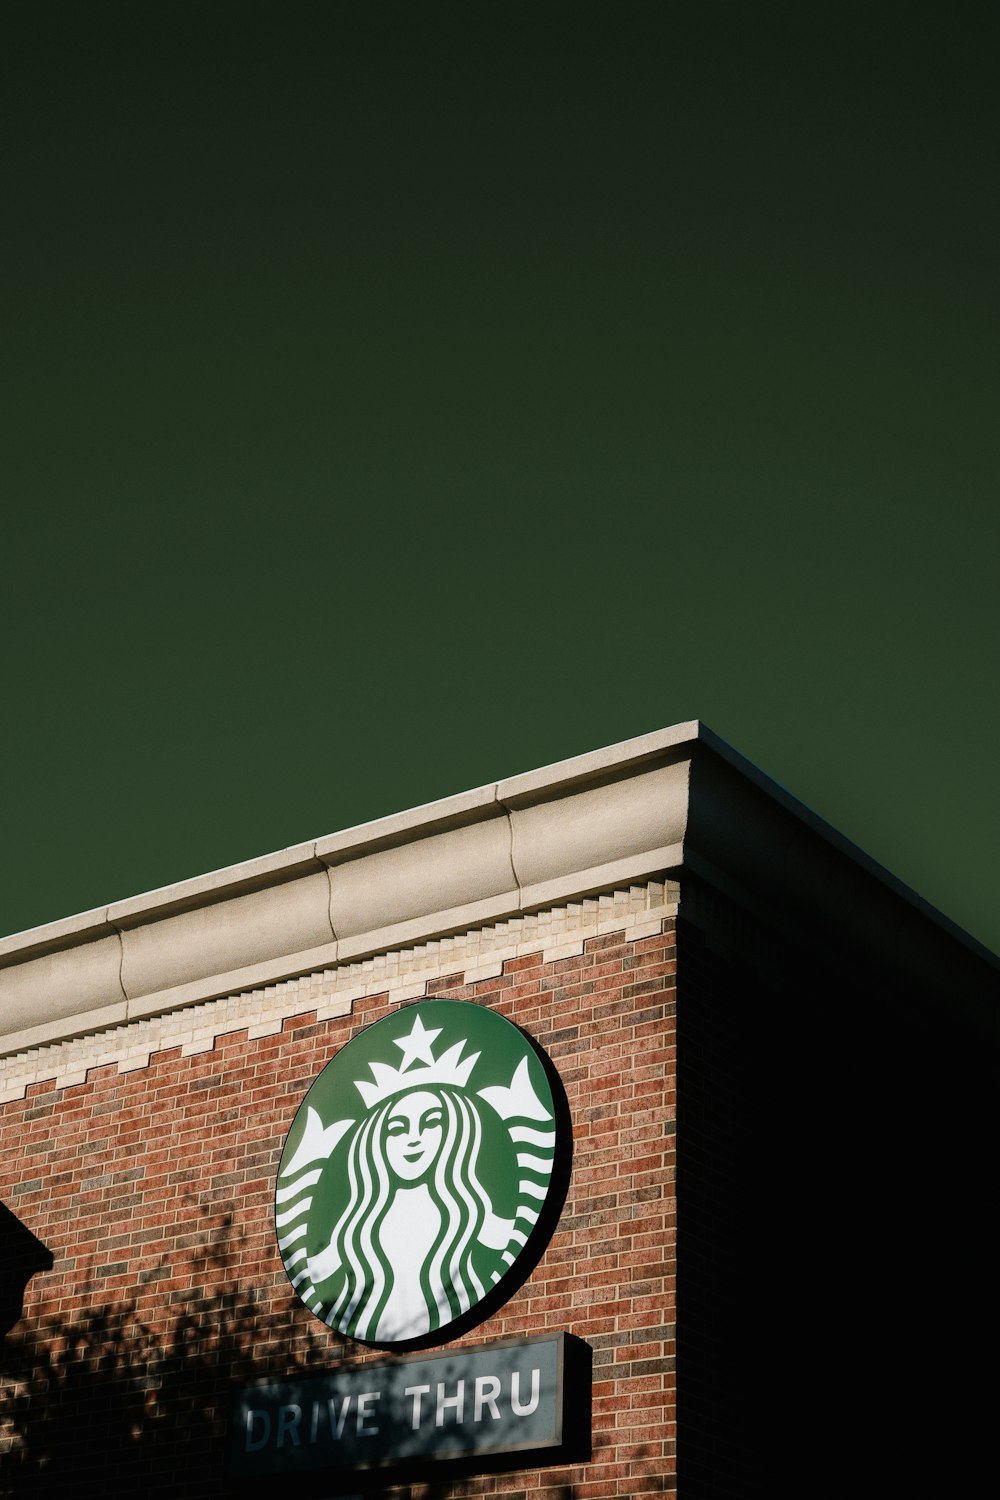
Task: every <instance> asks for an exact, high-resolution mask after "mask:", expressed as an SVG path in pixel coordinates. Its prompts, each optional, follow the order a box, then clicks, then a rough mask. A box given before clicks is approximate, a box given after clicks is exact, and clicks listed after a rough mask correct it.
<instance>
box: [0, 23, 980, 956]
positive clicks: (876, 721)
mask: <svg viewBox="0 0 1000 1500" xmlns="http://www.w3.org/2000/svg"><path fill="white" fill-rule="evenodd" d="M997 14H998V13H997V10H996V7H995V6H994V5H992V4H990V5H987V4H983V5H974V4H967V3H960V4H957V5H955V4H951V5H948V6H945V5H943V4H941V5H926V4H910V5H906V6H902V5H895V4H890V5H874V6H872V5H870V4H868V5H864V6H861V5H847V6H845V5H843V4H837V5H833V4H815V5H808V6H803V5H801V3H799V4H795V5H791V4H788V5H768V4H764V5H752V4H750V5H748V4H746V3H743V4H740V5H717V4H712V3H700V4H698V5H672V4H670V3H666V0H664V3H661V4H622V3H617V4H614V5H612V4H606V5H596V6H595V5H584V4H572V5H563V4H549V3H535V4H531V5H519V4H509V3H505V4H503V5H500V4H482V5H478V6H470V5H468V4H461V5H452V4H422V5H415V4H408V5H403V4H393V5H383V4H378V3H372V4H367V5H365V6H354V5H336V4H323V5H302V4H299V5H296V4H288V5H282V6H277V5H274V6H266V7H265V6H259V7H255V6H253V5H247V4H241V5H229V4H210V5H208V6H204V5H193V4H180V5H177V4H171V5H169V6H167V5H164V4H153V5H150V6H134V5H125V4H120V5H119V4H115V5H109V4H89V5H85V6H79V5H69V4H65V5H46V4H42V3H39V4H37V5H35V6H32V7H30V8H28V7H11V8H10V9H8V10H7V11H6V12H5V17H4V26H3V32H4V34H3V38H2V47H0V53H2V59H3V60H2V64H0V67H2V78H0V96H2V99H3V101H4V108H5V116H6V123H5V126H4V134H5V138H6V145H5V156H6V166H5V168H4V183H3V192H2V218H3V240H4V245H3V267H4V269H3V276H2V297H3V309H2V349H3V366H4V382H5V390H4V402H3V413H4V415H3V430H4V437H3V461H2V467H0V476H2V480H3V489H4V494H5V501H4V522H3V591H2V605H0V612H2V636H0V639H2V642H3V698H2V702H3V730H2V755H3V787H4V809H5V814H4V828H3V844H2V892H0V894H2V917H0V927H2V928H3V930H5V931H12V930H16V929H18V928H21V927H26V926H30V925H32V924H35V923H40V922H45V921H48V920H51V919H54V918H56V917H59V916H62V915H64V914H67V913H69V912H71V911H74V910H79V909H82V908H86V907H90V906H94V905H98V904H100V903H102V902H105V901H108V900H112V899H115V898H118V897H122V896H126V895H129V894H132V893H134V892H137V891H140V890H142V889H145V888H148V887H152V886H155V885H159V884H163V883H166V882H169V881H173V880H177V879H180V878H182V877H184V876H188V875H193V874H197V873H199V872H201V871H203V870H205V869H208V868H211V867H214V866H218V865H223V864H227V863H229V862H231V861H234V860H238V859H242V858H244V857H248V856H252V855H255V854H259V853H263V852H266V851H268V850H271V849H273V848H277V847H280V846H282V845H285V844H289V843H293V842H297V841H299V840H303V839H306V838H309V837H312V836H314V835H318V834H322V833H326V832H328V831H331V830H333V829H336V828H339V827H343V826H346V825H348V824H351V823H354V822H358V821H363V820H365V819H368V818H371V817H375V816H378V815H379V814H382V813H387V812H391V811H394V810H397V809H399V808H402V807H406V806H409V805H411V804H414V803H417V802H422V801H426V800H429V799H431V798H435V797H440V796H444V795H447V794H449V793H451V792H455V791H458V790H461V789H463V788H465V787H468V786H472V785H477V784H479V783H482V782H485V781H488V780H491V779H493V778H494V777H497V776H502V775H506V774H510V773H514V772H517V771H521V770H525V769H529V768H531V767H534V766H536V765H540V764H543V763H545V762H548V761H551V760H555V759H559V758H562V757H564V756H567V755H572V754H575V753H577V752H580V751H585V750H588V749H592V748H595V747H597V746H600V745H602V744H606V743H608V742H611V741H614V740H618V739H622V738H626V737H628V736H630V735H633V734H637V733H641V732H643V731H646V730H649V729H653V728H657V727H659V726H662V725H664V724H669V723H673V722H676V721H677V720H681V719H686V718H692V717H701V718H703V719H704V720H705V721H706V722H707V723H708V724H710V725H711V726H712V727H713V728H714V729H715V730H716V731H717V732H718V733H720V734H722V735H723V736H724V737H725V738H727V739H728V740H730V741H731V742H732V743H733V744H734V745H735V746H736V747H737V748H738V749H740V750H742V751H743V752H744V753H745V754H746V755H748V756H749V757H750V758H751V759H753V760H755V761H756V762H758V763H759V764H760V765H761V766H762V767H763V768H764V769H765V770H767V771H768V772H769V773H770V774H772V775H773V776H775V777H776V778H777V779H778V780H780V781H782V782H783V783H785V784H786V785H787V786H788V787H789V788H790V789H791V790H792V791H794V792H795V793H796V794H797V795H799V796H800V797H801V798H802V799H803V800H805V801H806V802H807V803H809V804H810V805H811V806H813V807H814V808H815V809H816V810H817V811H818V812H820V813H821V814H823V815H824V816H825V817H827V818H828V819H830V820H831V821H832V822H833V823H835V824H836V825H837V826H839V827H840V828H841V829H842V830H843V831H844V832H845V833H847V834H848V835H849V836H851V837H852V838H854V839H855V840H856V841H857V842H859V843H860V844H861V845H862V846H863V847H865V848H866V849H868V850H869V851H870V852H871V853H872V854H874V855H875V856H876V857H877V858H878V859H880V860H882V861H883V863H885V864H887V865H889V866H890V867H891V868H892V869H893V870H894V871H895V872H896V873H898V874H899V875H900V876H901V877H902V878H904V879H905V880H907V881H909V882H910V883H911V884H913V885H914V886H916V887H917V888H918V889H919V890H920V891H921V892H922V893H923V894H924V895H925V896H927V897H928V898H929V899H930V900H932V901H934V902H935V903H936V904H938V905H939V906H941V907H942V908H944V909H945V910H946V911H947V912H948V913H949V914H950V915H951V916H953V917H954V918H955V919H956V920H957V921H958V922H960V923H961V924H962V925H964V926H966V927H968V928H969V929H970V930H971V931H972V932H974V933H976V934H977V935H978V936H980V937H981V938H983V939H984V940H985V941H987V942H988V943H990V944H991V945H992V946H995V947H1000V909H998V904H997V899H996V897H997V878H996V855H997V846H998V833H1000V798H998V792H997V784H996V781H997V778H996V762H997V751H996V740H997V730H998V723H1000V712H998V702H997V690H996V677H997V657H998V651H997V647H998V626H997V618H998V607H997V595H998V572H1000V563H998V558H1000V549H998V542H1000V524H998V519H997V509H996V505H997V474H998V457H1000V438H998V423H997V405H998V402H997V397H998V384H1000V380H998V363H997V296H996V266H997V263H998V243H997V240H998V236H997V226H998V211H997V147H998V136H1000V131H998V103H997V94H998V90H997V85H996V56H997V42H998V36H997Z"/></svg>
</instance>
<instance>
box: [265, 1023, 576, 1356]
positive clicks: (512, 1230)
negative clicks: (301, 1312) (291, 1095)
mask: <svg viewBox="0 0 1000 1500" xmlns="http://www.w3.org/2000/svg"><path fill="white" fill-rule="evenodd" d="M556 1129H557V1127H556V1111H555V1106H554V1103H553V1098H552V1091H551V1088H550V1087H549V1081H548V1078H547V1077H546V1074H545V1069H544V1068H543V1066H542V1063H541V1061H540V1060H539V1057H538V1055H537V1053H536V1052H535V1050H534V1048H533V1047H532V1045H531V1043H530V1042H529V1041H528V1039H527V1038H526V1037H525V1036H524V1035H523V1033H522V1032H520V1031H519V1030H518V1029H517V1027H516V1026H513V1025H511V1023H510V1022H509V1021H506V1020H504V1018H503V1017H502V1016H498V1015H496V1014H495V1012H493V1011H491V1010H487V1009H486V1008H485V1007H484V1006H481V1005H471V1004H468V1003H467V1002H465V1001H459V1000H429V1001H425V1002H424V1003H422V1004H420V1005H411V1006H407V1007H406V1008H405V1009H403V1010H400V1011H397V1012H396V1013H395V1014H394V1015H391V1016H387V1017H386V1018H385V1020H382V1021H378V1022H376V1024H375V1025H373V1026H369V1027H368V1028H367V1029H366V1030H365V1031H363V1032H362V1033H361V1034H360V1035H359V1036H357V1037H355V1038H354V1040H353V1041H351V1042H349V1043H348V1044H347V1046H346V1047H343V1048H342V1049H341V1051H340V1052H338V1053H337V1055H336V1057H334V1058H333V1060H332V1061H331V1062H329V1063H328V1064H327V1066H326V1067H325V1068H324V1069H323V1071H322V1073H320V1075H319V1077H318V1078H317V1079H316V1081H315V1082H314V1083H313V1085H312V1087H311V1088H310V1090H309V1092H308V1093H307V1094H306V1096H305V1099H304V1100H303V1101H302V1104H301V1106H300V1108H299V1111H298V1113H297V1114H296V1116H295V1119H294V1121H293V1122H292V1128H291V1130H290V1131H289V1132H288V1139H287V1140H286V1142H285V1148H284V1151H283V1152H282V1155H281V1165H280V1167H279V1169H278V1185H277V1191H276V1194H275V1225H276V1228H277V1234H278V1248H279V1250H280V1252H281V1258H282V1261H283V1262H284V1266H285V1270H286V1272H287V1273H288V1276H289V1279H290V1280H291V1283H292V1286H293V1287H294V1288H295V1290H296V1292H297V1293H298V1295H299V1297H301V1299H302V1301H303V1302H304V1303H305V1304H306V1306H307V1307H308V1308H309V1309H310V1310H311V1311H312V1312H314V1313H316V1314H317V1316H318V1317H321V1318H322V1319H323V1320H324V1322H325V1323H327V1324H328V1325H329V1326H330V1327H331V1328H334V1329H337V1330H338V1331H339V1332H340V1333H346V1334H349V1335H350V1336H351V1337H352V1338H356V1339H362V1340H366V1341H368V1342H370V1343H377V1344H393V1343H400V1342H407V1341H410V1340H413V1339H423V1338H426V1337H428V1336H429V1335H433V1334H435V1333H437V1332H439V1331H440V1330H442V1329H445V1328H447V1327H448V1325H449V1324H451V1323H454V1322H455V1320H456V1319H458V1318H461V1317H463V1316H464V1315H465V1314H467V1313H469V1312H470V1311H471V1310H472V1309H473V1308H474V1307H475V1306H476V1304H477V1303H479V1302H482V1301H483V1299H484V1298H485V1297H486V1296H487V1295H488V1294H489V1293H491V1292H492V1291H493V1290H494V1288H495V1287H496V1286H497V1285H498V1283H499V1282H500V1281H501V1280H502V1279H503V1278H504V1276H505V1275H506V1274H507V1272H508V1271H510V1269H511V1268H512V1267H513V1266H514V1264H515V1262H516V1261H517V1259H518V1257H519V1256H520V1255H521V1254H522V1253H523V1251H524V1248H525V1246H526V1244H527V1242H528V1239H529V1237H530V1235H531V1231H532V1229H533V1228H534V1226H535V1225H536V1224H537V1223H538V1219H539V1215H540V1212H541V1209H542V1206H543V1204H544V1203H545V1201H546V1198H547V1197H548V1195H549V1190H550V1187H551V1184H552V1169H553V1161H554V1157H555V1149H556Z"/></svg>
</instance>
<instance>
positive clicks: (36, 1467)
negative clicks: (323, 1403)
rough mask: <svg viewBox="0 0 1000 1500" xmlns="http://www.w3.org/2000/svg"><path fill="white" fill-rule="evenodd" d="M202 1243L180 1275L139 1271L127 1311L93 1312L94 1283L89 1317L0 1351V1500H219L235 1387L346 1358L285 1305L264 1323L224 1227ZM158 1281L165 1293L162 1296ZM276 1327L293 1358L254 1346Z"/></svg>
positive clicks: (174, 1269)
mask: <svg viewBox="0 0 1000 1500" xmlns="http://www.w3.org/2000/svg"><path fill="white" fill-rule="evenodd" d="M206 1238H207V1241H208V1242H207V1243H205V1244H202V1245H200V1246H198V1247H196V1248H195V1249H193V1250H191V1251H190V1252H188V1253H187V1254H186V1255H185V1257H184V1260H183V1262H182V1266H181V1268H179V1267H178V1265H177V1263H176V1261H174V1262H173V1263H172V1264H171V1266H170V1268H169V1270H168V1266H167V1262H166V1258H164V1259H163V1260H162V1261H161V1263H160V1264H159V1265H158V1266H156V1267H154V1268H152V1269H151V1270H148V1271H146V1272H144V1273H143V1274H142V1275H141V1276H140V1277H139V1279H138V1285H137V1287H136V1289H135V1292H134V1294H132V1295H130V1296H129V1297H127V1298H125V1299H123V1300H120V1301H111V1300H102V1299H100V1293H99V1289H98V1284H97V1283H96V1282H95V1281H94V1280H91V1281H90V1282H89V1283H88V1284H87V1285H86V1286H85V1288H84V1294H85V1297H86V1299H87V1300H86V1301H85V1303H84V1305H83V1306H81V1307H79V1308H77V1309H74V1310H73V1311H71V1312H66V1313H57V1314H53V1315H50V1316H44V1317H41V1318H39V1319H37V1320H35V1321H31V1322H27V1323H25V1322H22V1323H21V1324H19V1325H17V1326H16V1327H15V1328H14V1329H13V1331H12V1332H10V1333H8V1335H7V1337H6V1338H5V1339H4V1340H3V1343H2V1345H0V1496H2V1497H4V1500H21V1497H22V1496H28V1495H30V1496H31V1497H32V1500H49V1497H50V1496H51V1497H54V1496H57V1495H58V1496H65V1495H67V1494H76V1495H85V1496H89V1495H98V1494H99V1495H101V1496H102V1497H104V1500H119V1497H121V1500H124V1497H125V1496H129V1497H132V1496H136V1495H140V1494H143V1493H144V1492H147V1491H150V1490H153V1491H160V1492H163V1491H166V1492H168V1493H171V1494H178V1493H182V1492H183V1493H186V1492H192V1493H193V1492H194V1491H195V1490H204V1492H206V1493H208V1492H209V1491H217V1490H218V1489H219V1487H220V1486H224V1485H225V1484H226V1482H227V1475H226V1470H225V1461H226V1452H227V1449H226V1436H227V1433H228V1428H229V1419H230V1401H231V1393H232V1390H233V1388H234V1386H238V1385H242V1384H245V1383H247V1382H249V1381H252V1380H255V1379H258V1378H260V1377H261V1376H262V1375H265V1374H268V1375H271V1374H274V1375H277V1376H278V1377H279V1378H281V1377H283V1376H284V1375H285V1374H286V1373H287V1374H289V1375H292V1374H294V1373H296V1372H302V1371H304V1370H308V1369H311V1368H314V1367H316V1366H318V1365H324V1366H329V1364H330V1363H331V1361H333V1362H335V1361H336V1358H337V1357H338V1356H339V1355H340V1354H341V1353H342V1350H341V1349H338V1348H337V1347H336V1346H332V1345H331V1343H330V1341H329V1339H326V1338H324V1339H323V1340H322V1341H321V1340H320V1339H319V1338H318V1337H317V1336H316V1335H315V1334H313V1332H312V1331H311V1330H310V1329H309V1328H308V1327H305V1328H303V1327H301V1326H296V1327H294V1328H293V1325H292V1318H291V1306H292V1300H293V1299H291V1298H289V1299H288V1300H287V1302H284V1303H282V1304H281V1305H280V1306H279V1307H278V1308H277V1309H275V1308H274V1306H273V1305H272V1306H270V1307H269V1308H268V1309H267V1314H266V1323H265V1320H264V1318H263V1317H262V1311H263V1310H262V1308H261V1306H260V1301H261V1293H260V1291H259V1289H258V1288H256V1287H255V1286H253V1285H252V1284H250V1283H248V1282H246V1281H241V1280H240V1279H239V1278H238V1277H237V1276H236V1274H235V1269H234V1268H235V1266H236V1265H237V1264H238V1263H239V1262H240V1260H241V1259H242V1256H241V1245H240V1243H239V1238H238V1237H237V1236H235V1235H234V1231H233V1224H232V1215H226V1216H225V1217H224V1218H223V1219H222V1221H221V1222H220V1223H219V1224H218V1226H217V1227H216V1228H215V1229H214V1230H212V1231H210V1232H209V1234H208V1235H207V1237H206ZM243 1263H244V1264H245V1261H244V1262H243ZM160 1281H163V1282H169V1285H170V1287H172V1288H173V1289H168V1287H167V1286H164V1288H163V1294H162V1296H160V1297H157V1295H156V1288H155V1286H154V1285H153V1284H154V1283H157V1282H160ZM178 1286H182V1287H183V1290H181V1291H178V1290H176V1288H177V1287H178ZM91 1299H92V1300H91ZM276 1311H277V1317H276V1318H275V1316H274V1314H275V1312H276ZM274 1322H276V1323H277V1325H278V1330H279V1332H280V1333H281V1334H283V1335H286V1337H285V1338H284V1339H283V1340H282V1342H283V1343H284V1347H285V1349H287V1350H289V1351H292V1350H293V1351H294V1352H293V1353H292V1354H291V1357H289V1355H288V1354H287V1353H283V1352H281V1348H280V1346H279V1347H278V1348H277V1349H276V1347H275V1345H274V1344H272V1345H271V1346H270V1347H269V1346H268V1344H267V1341H266V1335H263V1334H262V1329H264V1328H266V1329H267V1331H268V1333H269V1332H270V1329H271V1326H272V1323H274ZM293 1340H294V1343H293Z"/></svg>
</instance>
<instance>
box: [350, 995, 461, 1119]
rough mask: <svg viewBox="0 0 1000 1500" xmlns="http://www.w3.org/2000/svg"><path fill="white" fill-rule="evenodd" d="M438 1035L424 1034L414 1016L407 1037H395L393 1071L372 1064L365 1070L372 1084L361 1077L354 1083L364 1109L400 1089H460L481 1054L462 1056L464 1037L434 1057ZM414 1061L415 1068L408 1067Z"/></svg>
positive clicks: (425, 1031)
mask: <svg viewBox="0 0 1000 1500" xmlns="http://www.w3.org/2000/svg"><path fill="white" fill-rule="evenodd" d="M440 1035H441V1032H440V1029H438V1030H436V1031H427V1030H426V1029H425V1028H424V1025H423V1023H422V1021H421V1020H420V1017H419V1016H416V1017H415V1018H414V1022H413V1029H412V1031H411V1032H410V1034H409V1036H405V1037H397V1038H396V1046H397V1047H399V1048H400V1049H401V1050H402V1053H403V1061H402V1063H401V1064H400V1066H399V1067H398V1068H394V1067H393V1066H392V1064H391V1063H382V1062H372V1063H369V1064H368V1067H369V1069H370V1070H371V1073H372V1077H373V1078H374V1080H375V1081H374V1083H369V1082H368V1081H367V1079H364V1078H356V1079H355V1080H354V1087H355V1088H356V1089H357V1091H358V1093H359V1094H360V1095H361V1097H362V1099H363V1100H364V1102H365V1107H366V1108H367V1109H371V1107H372V1105H373V1104H381V1103H382V1100H383V1099H389V1098H391V1097H392V1095H393V1094H401V1093H402V1092H403V1090H404V1089H417V1088H423V1087H425V1086H426V1085H427V1084H435V1083H437V1084H442V1083H444V1084H452V1085H453V1086H454V1087H455V1088H464V1087H465V1085H466V1084H467V1083H468V1081H469V1075H470V1073H471V1072H472V1070H473V1068H474V1067H475V1066H476V1063H477V1062H478V1061H479V1058H480V1055H481V1054H480V1053H478V1052H470V1053H469V1055H468V1057H462V1050H463V1048H464V1047H465V1038H461V1039H460V1040H459V1041H457V1042H455V1043H454V1044H453V1046H451V1047H449V1048H448V1050H447V1051H446V1052H442V1053H441V1055H440V1057H435V1056H434V1041H435V1039H436V1038H437V1037H439V1036H440ZM414 1062H417V1063H418V1066H415V1067H414V1066H412V1064H413V1063H414Z"/></svg>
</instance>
